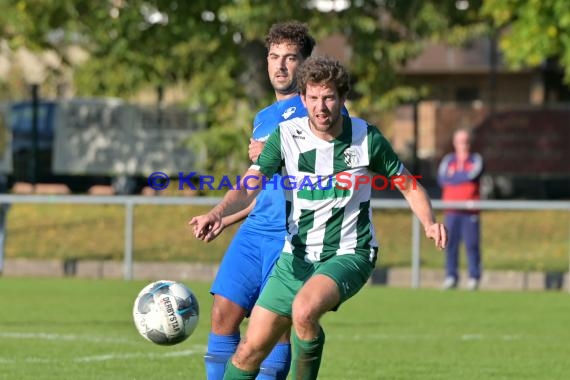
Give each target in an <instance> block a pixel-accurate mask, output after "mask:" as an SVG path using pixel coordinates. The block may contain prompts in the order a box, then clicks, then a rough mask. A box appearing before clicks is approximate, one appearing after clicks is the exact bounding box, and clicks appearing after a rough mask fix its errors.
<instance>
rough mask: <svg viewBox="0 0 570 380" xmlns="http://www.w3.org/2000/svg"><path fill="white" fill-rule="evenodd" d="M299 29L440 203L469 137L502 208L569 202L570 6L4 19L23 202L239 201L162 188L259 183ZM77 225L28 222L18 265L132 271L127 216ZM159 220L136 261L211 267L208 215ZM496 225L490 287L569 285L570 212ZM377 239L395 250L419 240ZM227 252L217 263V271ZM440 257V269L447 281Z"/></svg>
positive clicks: (257, 4) (57, 5)
mask: <svg viewBox="0 0 570 380" xmlns="http://www.w3.org/2000/svg"><path fill="white" fill-rule="evenodd" d="M290 19H296V20H300V21H303V22H306V23H307V24H308V25H309V27H310V30H311V32H312V34H313V35H314V36H315V37H316V39H317V47H316V51H315V52H314V54H328V55H331V56H334V57H336V58H338V59H340V60H341V61H342V62H343V63H344V64H345V65H346V66H347V67H348V68H349V70H350V72H351V74H352V80H353V83H352V92H351V94H350V99H349V103H348V105H347V107H348V109H349V110H350V112H351V114H352V115H355V116H359V117H362V118H364V119H367V120H369V121H371V122H374V123H375V124H376V125H377V126H378V128H379V129H380V130H381V131H382V133H384V134H385V135H386V136H387V137H388V139H389V140H390V141H391V143H392V144H393V146H394V148H395V149H396V151H397V152H398V154H399V155H400V157H401V158H402V159H403V160H404V161H405V163H406V165H407V167H408V168H410V170H411V171H412V172H414V173H416V174H418V175H421V176H422V183H423V184H424V186H425V187H426V188H427V189H428V191H429V192H430V194H431V195H432V197H434V198H435V199H437V198H438V197H439V196H440V190H439V188H438V187H437V184H436V182H435V177H436V171H437V165H438V164H439V161H440V159H441V158H442V156H443V155H444V154H445V153H447V152H449V151H451V149H452V147H451V136H452V133H453V131H454V130H455V129H457V128H461V127H470V128H473V129H474V137H475V141H474V142H475V147H474V148H475V149H474V150H476V151H478V152H480V153H481V154H482V155H483V157H484V159H485V161H486V171H485V176H484V178H483V182H482V187H483V196H484V197H485V198H487V199H503V200H513V199H517V200H543V201H554V200H558V201H559V200H569V199H570V87H569V86H568V85H569V84H570V39H569V38H568V36H569V35H570V3H569V2H567V1H565V0H552V1H549V2H540V1H522V0H521V1H511V0H495V1H491V0H488V1H483V0H442V1H435V0H434V1H429V0H417V1H416V0H404V1H396V0H352V1H351V0H305V1H296V2H294V3H291V2H290V1H278V0H273V1H271V0H269V1H267V0H263V1H262V0H249V1H248V0H234V1H230V0H225V1H221V0H208V1H201V0H194V1H181V0H154V1H144V0H105V1H99V2H93V1H87V0H61V1H57V2H56V1H41V0H31V1H19V0H3V1H2V12H1V13H0V115H1V116H0V128H1V130H0V132H1V133H0V137H1V138H0V156H1V157H2V158H3V160H2V162H1V164H0V170H1V172H2V173H3V174H4V175H5V176H6V183H7V190H6V191H8V192H12V193H20V192H27V193H38V192H41V190H42V189H44V191H45V192H51V193H90V194H109V195H111V194H141V193H142V194H145V195H165V194H166V195H171V196H178V195H180V196H192V195H210V196H221V195H222V194H223V191H207V190H206V191H192V190H191V189H188V188H186V189H185V191H180V190H178V186H177V184H176V183H175V181H173V182H172V183H171V184H170V186H169V188H168V189H167V190H165V191H162V192H156V191H153V190H152V189H150V188H148V186H147V178H148V176H149V175H150V174H151V173H153V172H155V171H162V172H165V173H167V174H168V175H170V176H171V177H173V178H176V177H177V176H178V173H179V172H184V173H190V172H197V173H204V174H207V175H213V176H218V177H219V176H221V175H228V176H235V175H237V174H240V173H242V172H243V171H244V170H245V168H247V166H248V158H247V145H248V143H249V136H250V131H251V124H252V120H253V117H254V115H255V113H256V112H257V111H258V110H259V109H261V108H263V107H265V106H267V105H268V104H270V103H271V102H272V101H273V98H274V95H273V91H272V89H271V87H270V84H269V82H268V80H267V78H266V77H267V75H266V60H265V55H266V51H265V48H264V43H263V39H264V36H265V33H266V32H267V30H268V29H269V27H270V26H271V24H273V23H274V22H278V21H286V20H290ZM45 184H52V186H51V187H50V186H47V187H46V186H44V185H45ZM375 196H376V197H377V198H394V197H397V196H399V195H397V194H393V193H392V192H389V191H383V192H378V193H377V194H375ZM73 207H75V208H72V209H70V210H69V211H68V210H67V209H65V207H64V206H62V205H57V206H56V205H25V204H23V205H20V204H17V205H14V207H13V209H12V211H11V212H10V213H9V214H8V223H7V226H8V233H7V236H8V238H7V244H8V245H7V257H9V258H10V257H17V258H25V257H37V256H40V257H43V258H56V259H58V260H59V259H70V258H71V259H74V258H77V257H87V258H96V259H97V260H111V259H114V260H120V259H121V257H122V254H123V251H122V249H123V240H122V236H118V237H117V236H116V235H117V234H116V231H117V226H122V223H123V221H122V220H121V218H122V215H123V214H122V211H121V209H120V207H119V206H105V205H103V206H92V207H99V208H98V209H94V208H88V209H85V210H84V211H78V210H83V209H81V207H84V206H81V207H80V206H73ZM85 207H87V206H85ZM113 207H115V208H118V209H117V210H114V209H113ZM148 207H149V208H145V207H142V206H141V207H137V212H138V213H140V215H139V214H135V215H136V218H135V220H136V224H135V237H136V238H137V239H141V238H143V240H135V245H134V252H135V258H137V259H143V260H163V259H179V260H192V259H191V258H190V256H191V254H190V253H188V252H194V253H193V254H194V255H198V256H200V255H201V254H200V253H199V252H203V251H204V250H205V248H204V247H203V246H199V245H197V244H199V243H196V242H190V241H189V240H190V239H189V238H187V237H186V235H187V232H186V231H185V229H184V228H185V221H186V219H187V218H189V217H190V216H192V215H193V214H192V213H193V212H197V211H196V210H195V209H192V208H184V207H173V206H171V208H168V207H156V206H148ZM152 207H155V209H152ZM181 209H183V210H181ZM56 212H57V213H59V214H54V213H56ZM391 212H395V211H391ZM401 212H402V216H401V217H402V218H404V219H402V220H405V221H403V222H402V223H404V224H405V223H408V222H409V221H408V219H406V218H407V211H401ZM493 213H497V211H490V212H488V214H486V215H491V217H489V218H488V219H487V220H489V221H493V222H492V223H491V222H490V223H486V222H485V221H484V222H483V226H484V228H485V229H486V230H484V232H483V236H484V250H485V251H487V252H494V253H496V255H493V256H491V255H487V256H485V257H489V259H487V262H488V263H489V261H490V264H491V267H495V268H496V269H505V268H507V269H508V268H514V269H521V270H543V269H545V268H554V269H556V270H558V271H564V270H567V268H568V246H569V244H570V243H569V238H570V237H569V235H570V230H569V225H570V217H569V216H568V213H567V212H563V211H562V212H557V211H540V212H537V211H532V212H529V213H527V214H524V215H523V214H521V213H520V212H518V213H517V212H513V211H510V212H504V213H503V214H502V215H495V214H493ZM498 213H499V214H500V212H498ZM537 213H538V214H537ZM68 214H69V219H66V218H64V217H63V215H68ZM539 214H540V215H539ZM56 215H57V216H56ZM521 215H523V216H521ZM483 217H484V218H485V215H484V216H483ZM532 222H534V223H535V224H534V227H535V228H538V231H537V230H534V229H533V228H532V227H531V224H530V223H532ZM145 223H148V225H146V224H145ZM377 224H378V225H382V224H385V226H384V227H383V228H384V231H387V232H386V233H385V236H397V235H398V234H400V233H401V229H404V233H405V234H406V235H407V234H408V231H409V230H408V228H409V227H408V225H405V226H403V227H402V226H400V227H398V226H399V224H398V223H386V222H383V220H379V221H377ZM537 225H538V227H536V226H537ZM168 226H170V227H168ZM99 228H101V229H102V230H101V231H99V230H98V229H99ZM120 228H122V227H120ZM398 228H400V229H398ZM498 228H505V229H506V230H501V231H500V233H497V231H498ZM139 229H142V230H143V232H141V231H140V230H139ZM84 230H85V231H84ZM82 231H84V232H82ZM94 231H97V232H96V234H99V235H98V236H106V237H104V238H98V239H94V238H93V233H94ZM104 231H106V232H104ZM144 231H146V232H144ZM486 231H487V232H486ZM46 233H47V234H48V235H46ZM226 235H227V236H228V239H229V238H231V235H230V234H226ZM497 235H498V236H497ZM537 235H538V237H539V239H536V236H537ZM61 236H65V237H64V238H62V237H61ZM181 236H184V237H183V238H182V237H181ZM507 236H509V237H511V239H510V240H508V241H507V242H505V237H507ZM149 239H150V240H149ZM526 239H528V240H526ZM147 240H148V241H147ZM227 241H229V240H220V242H219V245H218V246H214V247H217V248H212V251H215V253H214V254H210V255H204V256H205V257H203V258H202V259H203V260H206V261H212V262H217V260H219V257H220V256H221V254H223V249H224V247H225V244H227ZM387 244H388V248H389V249H387V250H386V251H387V252H392V253H388V256H387V257H386V258H385V259H386V260H387V261H386V263H387V264H388V265H396V266H397V265H408V264H409V247H405V246H404V247H402V246H401V245H397V244H395V243H390V242H389V241H388V243H387ZM390 244H392V245H393V246H392V245H390ZM189 247H190V248H189ZM426 250H429V248H426ZM209 253H211V252H209ZM391 255H394V256H393V257H392V256H391ZM509 255H511V256H509ZM428 257H429V256H428ZM435 257H436V258H435V259H430V258H428V259H427V264H428V266H429V265H431V266H433V267H441V266H442V264H441V257H440V256H435ZM505 257H507V258H509V259H505ZM493 258H494V259H493ZM58 263H59V261H58ZM57 265H59V264H57Z"/></svg>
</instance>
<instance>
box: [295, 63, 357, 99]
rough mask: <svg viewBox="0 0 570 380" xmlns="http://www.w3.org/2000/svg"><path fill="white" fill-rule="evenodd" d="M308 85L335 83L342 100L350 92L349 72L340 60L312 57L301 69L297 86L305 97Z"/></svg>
mask: <svg viewBox="0 0 570 380" xmlns="http://www.w3.org/2000/svg"><path fill="white" fill-rule="evenodd" d="M307 83H315V84H327V83H333V84H334V85H335V86H336V89H337V91H338V94H339V96H340V97H341V98H342V97H343V96H345V95H346V94H348V91H350V75H349V73H348V71H347V70H346V68H345V67H344V66H343V65H342V64H341V63H340V62H339V61H338V60H336V59H334V58H331V57H327V56H319V57H310V58H308V59H307V60H306V61H305V62H303V64H302V65H301V66H300V67H299V70H298V71H297V86H298V88H299V91H300V92H301V94H303V95H305V94H306V93H307Z"/></svg>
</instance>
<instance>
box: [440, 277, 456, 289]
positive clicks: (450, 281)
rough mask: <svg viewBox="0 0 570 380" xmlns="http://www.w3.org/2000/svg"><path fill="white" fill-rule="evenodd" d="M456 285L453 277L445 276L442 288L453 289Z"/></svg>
mask: <svg viewBox="0 0 570 380" xmlns="http://www.w3.org/2000/svg"><path fill="white" fill-rule="evenodd" d="M456 287H457V280H456V279H455V278H453V277H446V278H445V281H444V282H443V286H442V288H443V289H444V290H449V289H455V288H456Z"/></svg>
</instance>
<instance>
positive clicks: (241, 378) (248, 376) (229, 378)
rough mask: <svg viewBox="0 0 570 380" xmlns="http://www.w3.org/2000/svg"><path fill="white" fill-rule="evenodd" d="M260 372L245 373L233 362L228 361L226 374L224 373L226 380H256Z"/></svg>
mask: <svg viewBox="0 0 570 380" xmlns="http://www.w3.org/2000/svg"><path fill="white" fill-rule="evenodd" d="M258 373H259V370H255V371H244V370H242V369H239V368H237V367H236V366H235V365H234V364H233V363H232V360H231V359H230V360H228V363H227V364H226V372H225V373H224V380H255V378H256V377H257V374H258Z"/></svg>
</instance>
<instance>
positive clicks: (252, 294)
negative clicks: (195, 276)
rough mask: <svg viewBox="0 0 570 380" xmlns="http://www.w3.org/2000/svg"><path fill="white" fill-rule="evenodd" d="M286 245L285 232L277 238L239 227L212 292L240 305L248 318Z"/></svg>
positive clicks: (221, 265) (223, 260) (219, 270)
mask: <svg viewBox="0 0 570 380" xmlns="http://www.w3.org/2000/svg"><path fill="white" fill-rule="evenodd" d="M284 243H285V233H284V234H283V238H281V239H276V238H274V237H269V236H264V235H261V234H259V233H254V232H251V231H248V230H245V229H241V228H240V229H239V230H238V231H237V233H236V235H235V236H234V238H233V240H232V242H231V243H230V245H229V247H228V249H227V251H226V254H225V255H224V258H223V259H222V262H221V263H220V267H219V269H218V273H217V274H216V278H215V279H214V283H213V284H212V288H211V289H210V293H212V294H217V295H220V296H223V297H225V298H227V299H229V300H230V301H232V302H234V303H236V304H238V305H239V306H241V307H243V308H244V309H245V310H247V314H248V315H249V313H250V312H251V309H253V305H255V302H256V301H257V298H258V297H259V294H260V293H261V289H263V287H264V286H265V283H266V282H267V279H268V278H269V274H270V273H271V270H272V269H273V265H274V264H275V262H276V261H277V259H278V258H279V256H280V255H281V251H283V245H284Z"/></svg>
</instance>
